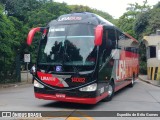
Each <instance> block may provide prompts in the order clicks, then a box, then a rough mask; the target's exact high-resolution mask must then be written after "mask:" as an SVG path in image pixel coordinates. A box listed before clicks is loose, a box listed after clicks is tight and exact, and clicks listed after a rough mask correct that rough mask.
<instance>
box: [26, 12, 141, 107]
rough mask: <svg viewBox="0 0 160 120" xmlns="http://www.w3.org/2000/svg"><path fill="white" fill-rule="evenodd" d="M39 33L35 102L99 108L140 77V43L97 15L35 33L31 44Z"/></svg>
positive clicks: (64, 19) (67, 19) (69, 18)
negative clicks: (52, 102) (62, 102)
mask: <svg viewBox="0 0 160 120" xmlns="http://www.w3.org/2000/svg"><path fill="white" fill-rule="evenodd" d="M37 32H41V33H42V38H41V39H40V41H39V47H38V57H37V63H36V68H37V69H36V74H35V76H34V78H35V81H34V93H35V97H36V98H39V99H45V100H55V101H64V102H74V103H81V104H96V103H97V102H99V101H101V100H102V101H110V100H111V99H112V97H113V96H114V93H115V92H116V91H118V90H120V89H121V88H123V87H125V86H127V85H128V86H131V87H132V86H133V85H134V82H135V79H136V78H137V77H138V73H139V60H138V57H139V55H138V41H137V40H136V39H135V38H133V37H132V36H130V35H129V34H127V33H124V32H122V31H121V30H120V29H118V28H117V27H116V26H115V25H113V24H112V23H110V22H109V21H107V20H105V19H104V18H102V17H101V16H99V15H96V14H94V13H89V12H82V13H71V14H65V15H62V16H60V17H58V18H57V19H56V20H52V21H50V22H49V23H48V24H47V25H46V27H36V28H32V29H31V30H30V32H29V33H28V38H27V44H28V45H31V44H32V39H33V38H34V35H35V33H37Z"/></svg>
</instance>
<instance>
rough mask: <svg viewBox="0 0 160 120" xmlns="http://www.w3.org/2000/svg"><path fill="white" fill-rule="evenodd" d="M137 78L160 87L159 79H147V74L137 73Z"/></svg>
mask: <svg viewBox="0 0 160 120" xmlns="http://www.w3.org/2000/svg"><path fill="white" fill-rule="evenodd" d="M138 78H139V80H142V81H144V82H146V83H149V84H152V85H155V86H158V87H160V80H148V78H147V75H139V77H138Z"/></svg>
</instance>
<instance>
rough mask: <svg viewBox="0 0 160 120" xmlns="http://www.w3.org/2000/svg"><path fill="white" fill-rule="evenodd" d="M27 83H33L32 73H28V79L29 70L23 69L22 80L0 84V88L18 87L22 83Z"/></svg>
mask: <svg viewBox="0 0 160 120" xmlns="http://www.w3.org/2000/svg"><path fill="white" fill-rule="evenodd" d="M27 84H32V75H31V74H30V73H28V80H27V71H21V82H16V83H6V84H0V88H8V87H17V86H20V85H27Z"/></svg>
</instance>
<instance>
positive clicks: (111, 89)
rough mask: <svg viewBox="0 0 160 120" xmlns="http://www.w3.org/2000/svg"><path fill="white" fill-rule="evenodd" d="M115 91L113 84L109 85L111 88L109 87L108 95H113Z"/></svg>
mask: <svg viewBox="0 0 160 120" xmlns="http://www.w3.org/2000/svg"><path fill="white" fill-rule="evenodd" d="M112 93H113V87H112V85H109V88H108V95H109V96H111V95H112Z"/></svg>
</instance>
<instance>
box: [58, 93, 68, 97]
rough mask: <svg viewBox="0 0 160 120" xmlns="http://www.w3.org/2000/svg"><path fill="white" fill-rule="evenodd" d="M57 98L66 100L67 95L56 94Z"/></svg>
mask: <svg viewBox="0 0 160 120" xmlns="http://www.w3.org/2000/svg"><path fill="white" fill-rule="evenodd" d="M56 97H57V98H65V97H66V95H65V94H59V93H57V94H56Z"/></svg>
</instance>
